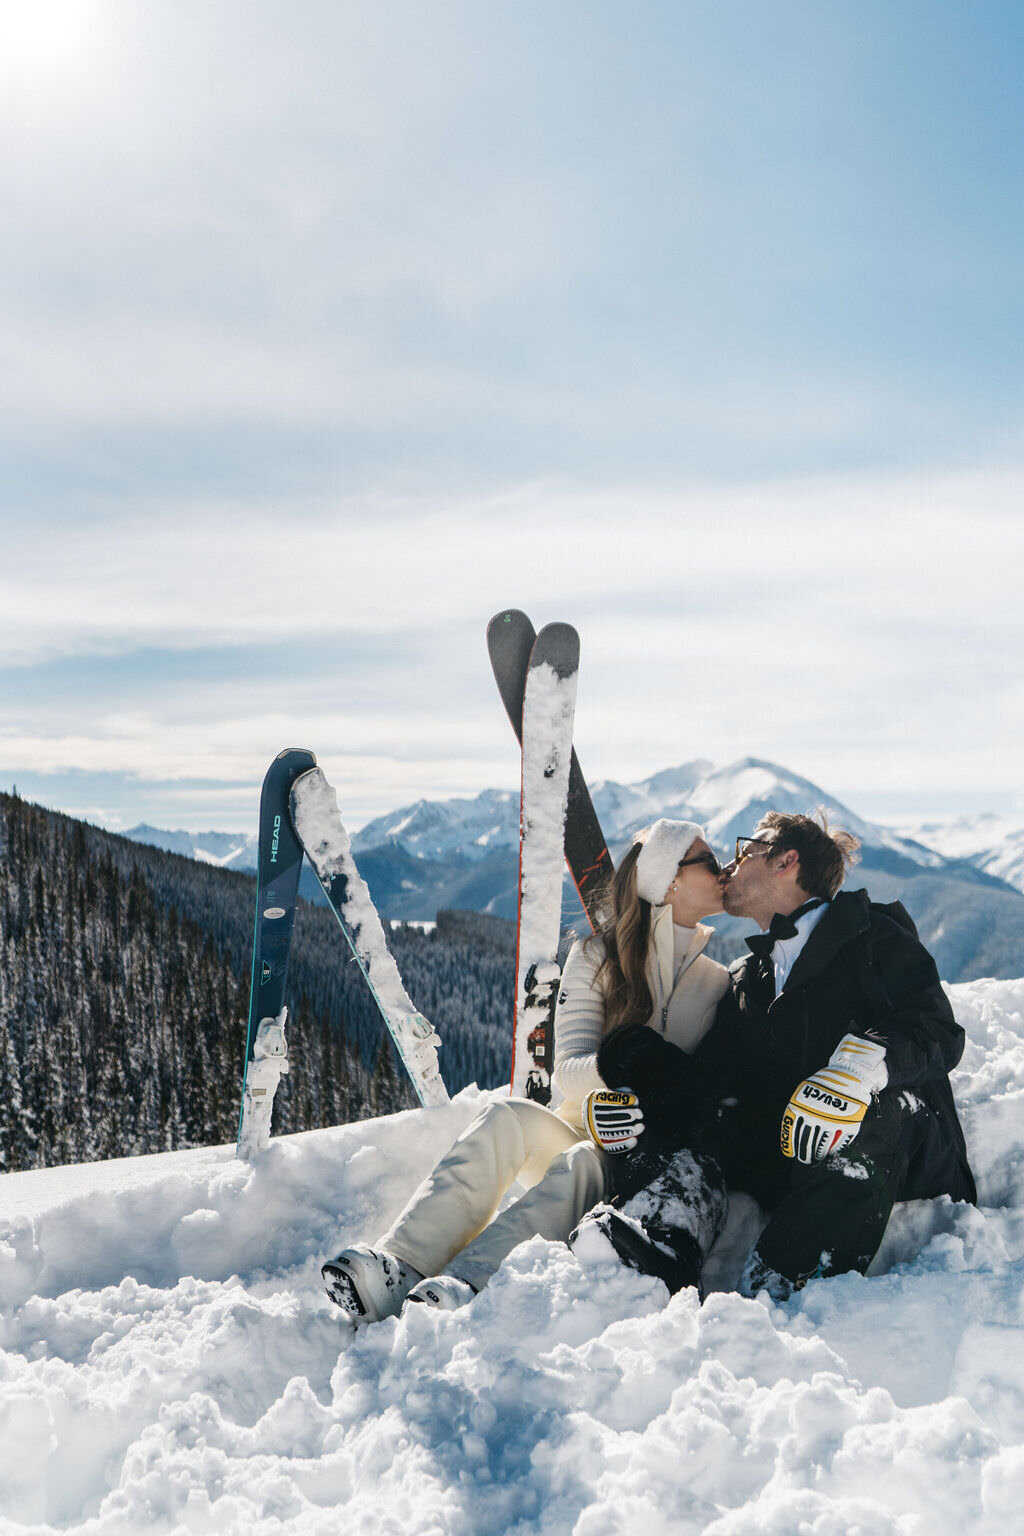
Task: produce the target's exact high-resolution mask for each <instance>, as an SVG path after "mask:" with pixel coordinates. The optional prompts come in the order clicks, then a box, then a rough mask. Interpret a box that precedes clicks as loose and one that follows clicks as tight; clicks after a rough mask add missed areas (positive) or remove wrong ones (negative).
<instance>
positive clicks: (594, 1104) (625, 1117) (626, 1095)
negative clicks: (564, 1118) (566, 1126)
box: [583, 1088, 644, 1152]
mask: <svg viewBox="0 0 1024 1536" xmlns="http://www.w3.org/2000/svg"><path fill="white" fill-rule="evenodd" d="M583 1124H584V1126H585V1127H586V1129H587V1134H588V1135H589V1136H590V1137H591V1138H592V1139H593V1140H594V1141H596V1143H597V1145H598V1146H599V1147H602V1148H603V1149H604V1151H605V1152H629V1151H631V1150H632V1148H633V1147H635V1146H636V1144H637V1142H638V1141H639V1139H640V1137H641V1135H642V1134H643V1129H644V1120H643V1110H642V1109H641V1108H640V1101H639V1100H638V1098H637V1096H636V1094H635V1093H630V1092H629V1090H628V1089H617V1088H595V1089H594V1090H593V1092H591V1093H588V1094H587V1096H586V1098H585V1099H584V1100H583Z"/></svg>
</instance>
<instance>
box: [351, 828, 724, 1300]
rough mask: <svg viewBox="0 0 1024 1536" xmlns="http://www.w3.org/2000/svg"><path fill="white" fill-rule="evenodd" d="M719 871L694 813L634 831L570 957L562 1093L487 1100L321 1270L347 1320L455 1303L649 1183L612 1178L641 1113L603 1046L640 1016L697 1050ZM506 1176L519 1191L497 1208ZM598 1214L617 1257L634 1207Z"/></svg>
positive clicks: (562, 1013)
mask: <svg viewBox="0 0 1024 1536" xmlns="http://www.w3.org/2000/svg"><path fill="white" fill-rule="evenodd" d="M720 877H721V868H720V865H719V863H718V860H717V859H716V857H715V855H714V854H713V853H712V851H711V849H710V848H709V847H708V844H707V842H706V841H705V839H704V834H703V831H702V829H701V828H700V827H698V826H696V825H695V824H694V823H693V822H686V821H666V820H662V821H658V822H655V824H654V825H653V826H652V827H649V828H647V829H645V830H644V831H643V832H640V833H638V834H637V837H636V839H635V841H634V843H633V845H632V847H631V848H630V849H629V851H628V853H627V854H626V856H625V858H624V859H623V860H622V863H621V865H620V867H619V870H618V872H617V874H616V876H615V879H614V881H613V886H612V916H611V918H610V919H609V921H608V922H607V924H606V925H605V926H604V927H603V928H602V930H601V931H600V933H598V934H597V935H595V936H594V937H592V938H588V939H586V940H583V941H582V942H580V941H578V942H577V943H576V944H574V945H573V948H572V950H571V952H570V954H569V958H568V960H567V962H566V966H565V972H564V976H563V983H562V991H561V995H560V997H559V1002H558V1009H557V1012H556V1015H555V1066H554V1082H555V1087H556V1089H558V1090H559V1092H560V1093H561V1094H562V1095H564V1102H563V1103H562V1104H561V1105H560V1106H559V1108H558V1110H557V1111H553V1110H550V1109H546V1108H544V1107H543V1106H542V1105H540V1104H536V1103H534V1102H532V1101H531V1100H527V1099H518V1098H510V1099H499V1100H496V1101H495V1102H494V1103H492V1104H489V1105H488V1106H487V1108H486V1109H485V1110H484V1111H483V1112H482V1113H481V1114H480V1115H478V1116H477V1118H476V1120H474V1122H473V1124H472V1125H470V1126H469V1128H468V1129H467V1130H466V1131H465V1132H464V1133H463V1134H462V1136H460V1137H459V1139H458V1140H457V1141H456V1142H455V1145H454V1146H453V1147H452V1148H451V1150H450V1151H449V1152H448V1153H446V1155H445V1156H444V1157H443V1158H442V1159H441V1161H440V1163H438V1165H437V1167H436V1168H435V1169H434V1171H433V1172H432V1173H431V1174H430V1175H429V1176H428V1177H427V1178H426V1179H425V1180H424V1182H423V1183H422V1184H421V1185H420V1187H419V1189H418V1190H417V1191H416V1193H415V1194H414V1195H413V1197H412V1199H411V1200H410V1202H409V1204H408V1205H407V1206H406V1208H405V1210H404V1211H403V1212H402V1214H401V1215H400V1216H399V1218H398V1220H397V1221H396V1222H395V1223H394V1225H393V1226H392V1227H391V1229H390V1231H389V1232H387V1233H385V1234H384V1236H383V1237H381V1239H380V1241H379V1242H378V1243H377V1244H376V1245H375V1246H374V1247H373V1248H370V1247H367V1246H366V1245H365V1244H357V1245H356V1246H354V1247H352V1248H346V1249H345V1250H344V1251H343V1252H342V1253H340V1254H339V1255H338V1256H337V1258H335V1259H332V1260H330V1262H329V1263H327V1264H325V1265H324V1266H323V1275H324V1281H325V1283H326V1286H327V1293H328V1295H329V1296H330V1297H331V1300H332V1301H334V1302H336V1303H337V1304H338V1306H340V1307H341V1308H342V1310H343V1311H344V1312H345V1313H346V1314H347V1315H348V1317H349V1318H350V1320H351V1321H353V1322H356V1323H362V1322H375V1321H377V1320H378V1319H380V1318H383V1317H390V1316H392V1315H394V1314H395V1313H397V1312H400V1311H401V1309H402V1307H403V1305H404V1304H405V1302H406V1301H407V1300H408V1301H414V1302H423V1303H426V1304H427V1305H430V1306H435V1307H446V1308H450V1307H456V1306H460V1305H462V1304H463V1302H466V1301H469V1300H470V1299H471V1298H472V1297H473V1296H474V1295H475V1294H476V1292H477V1291H479V1290H480V1289H481V1288H482V1287H483V1286H484V1285H486V1284H487V1281H488V1280H489V1279H490V1277H491V1275H493V1274H494V1272H495V1270H496V1269H497V1268H498V1266H499V1264H500V1263H501V1262H502V1260H503V1259H504V1258H505V1257H506V1255H507V1254H508V1253H510V1252H511V1251H512V1249H513V1248H515V1247H516V1246H517V1245H518V1244H519V1243H521V1242H523V1241H525V1239H526V1238H529V1237H533V1236H535V1235H537V1234H539V1235H540V1236H542V1237H547V1238H551V1239H554V1240H560V1241H563V1242H565V1241H568V1240H569V1237H570V1234H572V1233H573V1231H574V1228H575V1227H576V1226H577V1224H578V1223H579V1222H580V1219H581V1217H582V1216H583V1215H584V1214H585V1213H586V1212H588V1211H590V1210H591V1208H592V1207H594V1206H596V1205H598V1203H599V1202H602V1201H606V1200H608V1199H609V1198H611V1197H613V1196H615V1195H616V1193H619V1194H620V1195H621V1194H622V1192H623V1189H624V1187H628V1186H629V1185H630V1183H634V1184H636V1186H637V1187H638V1188H639V1187H640V1185H641V1184H647V1183H648V1182H649V1180H650V1179H651V1176H652V1173H651V1168H650V1166H649V1165H648V1164H647V1162H646V1160H645V1159H644V1158H642V1157H641V1158H640V1162H641V1163H642V1164H643V1177H642V1178H640V1179H639V1180H636V1179H634V1180H632V1181H630V1180H629V1179H627V1180H625V1181H623V1180H622V1178H621V1176H620V1177H619V1178H616V1177H615V1176H614V1173H613V1167H614V1165H615V1164H616V1163H619V1164H622V1163H624V1162H626V1161H627V1159H626V1158H623V1156H622V1154H623V1153H627V1154H629V1155H630V1156H631V1157H632V1156H633V1154H632V1148H633V1147H634V1146H636V1144H637V1140H638V1138H639V1137H640V1136H641V1133H642V1131H643V1123H642V1119H641V1113H642V1111H641V1107H640V1106H639V1105H638V1104H637V1102H636V1100H635V1098H633V1096H632V1095H631V1094H629V1093H625V1094H623V1093H621V1092H619V1093H615V1094H610V1095H609V1094H608V1093H607V1090H606V1085H605V1082H604V1079H603V1078H602V1076H601V1072H600V1070H599V1065H598V1053H599V1050H601V1049H602V1048H613V1049H614V1048H615V1046H616V1044H617V1042H619V1041H624V1042H625V1043H626V1046H627V1048H628V1041H629V1039H630V1033H631V1029H635V1028H636V1027H638V1026H639V1027H643V1028H651V1029H655V1030H657V1031H659V1033H661V1034H662V1035H663V1036H664V1037H665V1038H666V1039H668V1040H669V1041H671V1042H672V1043H673V1044H675V1045H678V1046H679V1047H681V1048H682V1049H683V1050H684V1051H687V1052H692V1051H693V1050H695V1049H696V1046H697V1044H698V1042H699V1041H700V1040H701V1039H702V1038H703V1036H704V1034H705V1033H706V1031H707V1030H708V1029H709V1028H710V1026H711V1023H712V1021H713V1019H714V1014H715V1008H716V1006H717V1004H718V1000H719V998H720V997H721V996H722V994H723V993H724V992H725V990H726V987H727V984H728V973H727V972H726V971H725V969H724V967H722V966H720V965H718V964H717V963H716V962H715V961H713V960H710V959H708V957H707V956H706V955H705V954H704V953H703V951H704V949H705V947H706V945H707V942H708V939H709V938H710V936H711V929H710V928H705V927H703V926H701V925H700V923H699V919H700V918H701V917H702V916H704V915H706V914H707V913H712V912H718V911H720V910H721V894H722V886H721V878H720ZM619 1080H620V1081H621V1078H619ZM630 1100H632V1102H629V1101H630ZM682 1139H683V1138H682V1137H680V1140H682ZM516 1180H518V1181H519V1183H520V1184H522V1185H525V1186H526V1193H525V1194H524V1195H522V1196H521V1197H520V1198H519V1199H518V1200H516V1201H515V1202H514V1203H513V1204H512V1205H510V1206H509V1207H508V1208H507V1209H506V1210H504V1211H502V1212H500V1213H499V1214H497V1215H496V1214H495V1212H496V1211H497V1209H498V1205H499V1204H500V1202H501V1200H502V1198H503V1196H504V1195H505V1193H506V1191H507V1190H508V1189H509V1188H510V1186H511V1185H512V1184H513V1183H514V1182H515V1181H516ZM637 1198H640V1199H648V1200H649V1198H650V1197H649V1196H648V1195H647V1194H646V1192H645V1194H644V1196H642V1197H641V1196H638V1197H637ZM596 1226H597V1228H598V1229H599V1230H600V1231H601V1232H602V1233H603V1234H604V1236H605V1237H607V1238H609V1239H610V1240H611V1241H612V1242H613V1245H614V1246H615V1247H616V1248H617V1250H618V1251H619V1252H620V1253H622V1251H623V1248H622V1245H623V1242H625V1245H626V1247H627V1248H628V1246H629V1243H630V1240H631V1229H630V1227H629V1224H628V1208H627V1215H626V1216H619V1215H616V1214H614V1212H613V1208H611V1207H608V1208H602V1210H601V1213H600V1215H599V1216H598V1218H597V1219H596ZM623 1232H625V1237H623ZM623 1257H625V1258H626V1260H627V1262H628V1261H629V1256H628V1253H623Z"/></svg>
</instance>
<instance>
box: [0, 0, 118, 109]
mask: <svg viewBox="0 0 1024 1536" xmlns="http://www.w3.org/2000/svg"><path fill="white" fill-rule="evenodd" d="M102 11H103V7H102V6H101V5H99V4H97V3H95V0H0V77H2V78H3V80H4V82H5V86H7V87H15V88H16V87H17V86H18V85H19V84H20V85H23V86H25V87H28V88H34V89H38V88H39V87H40V86H43V85H45V84H46V83H47V82H49V81H52V80H54V79H59V78H64V77H65V76H67V75H68V74H69V73H70V72H72V71H74V70H76V69H78V68H80V67H81V66H82V65H83V63H84V62H85V60H86V59H87V57H88V56H89V54H90V52H91V48H90V42H91V39H92V38H93V37H94V36H95V34H96V31H97V29H98V26H99V23H100V18H101V15H102Z"/></svg>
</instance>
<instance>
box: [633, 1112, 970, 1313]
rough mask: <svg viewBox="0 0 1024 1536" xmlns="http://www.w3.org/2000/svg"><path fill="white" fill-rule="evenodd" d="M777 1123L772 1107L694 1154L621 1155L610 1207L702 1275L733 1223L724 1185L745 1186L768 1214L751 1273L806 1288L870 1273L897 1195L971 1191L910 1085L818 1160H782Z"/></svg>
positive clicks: (961, 1195)
mask: <svg viewBox="0 0 1024 1536" xmlns="http://www.w3.org/2000/svg"><path fill="white" fill-rule="evenodd" d="M780 1120H781V1115H780V1114H778V1113H776V1111H775V1109H774V1107H773V1108H772V1109H771V1111H770V1112H769V1113H767V1114H765V1115H763V1116H761V1117H760V1118H759V1119H758V1118H753V1119H748V1120H746V1121H740V1120H738V1119H735V1120H733V1121H732V1123H730V1122H729V1121H728V1120H726V1121H723V1122H722V1123H721V1125H720V1127H719V1132H718V1134H717V1135H715V1136H714V1137H713V1138H710V1139H709V1141H708V1142H707V1143H706V1144H705V1145H704V1146H703V1147H701V1148H700V1149H698V1150H696V1151H695V1150H692V1149H690V1150H686V1151H683V1152H675V1153H673V1152H672V1151H671V1150H670V1149H668V1148H666V1147H664V1146H662V1147H658V1146H655V1145H652V1146H649V1147H646V1148H645V1147H644V1145H643V1142H641V1146H640V1147H639V1148H637V1150H636V1151H635V1152H633V1153H630V1154H626V1155H625V1156H624V1157H622V1159H621V1160H618V1159H617V1160H616V1166H615V1169H614V1172H613V1178H614V1181H615V1190H616V1193H615V1198H614V1200H613V1201H612V1203H613V1204H614V1205H617V1206H618V1207H620V1208H621V1209H622V1211H623V1212H624V1213H625V1214H628V1215H631V1216H634V1217H636V1218H637V1219H638V1220H639V1221H640V1222H641V1224H642V1226H643V1227H644V1230H645V1231H646V1232H647V1233H648V1235H649V1236H650V1237H651V1238H652V1240H653V1241H655V1242H657V1244H658V1246H659V1247H660V1248H662V1249H668V1250H669V1251H671V1252H672V1253H673V1254H674V1255H675V1256H676V1258H677V1259H678V1262H679V1264H680V1266H681V1269H684V1270H686V1271H691V1270H692V1269H693V1267H694V1265H695V1264H696V1265H697V1266H698V1273H699V1267H700V1265H702V1264H703V1262H704V1260H705V1259H706V1257H707V1254H708V1251H709V1250H710V1247H711V1243H712V1242H713V1241H714V1238H715V1237H717V1235H718V1233H719V1231H720V1230H721V1228H722V1226H723V1225H724V1221H725V1215H726V1209H727V1205H726V1196H725V1191H726V1189H727V1188H728V1189H734V1190H743V1191H744V1192H746V1193H748V1194H750V1195H752V1196H753V1197H754V1199H756V1200H757V1201H758V1203H759V1204H760V1205H761V1206H762V1207H763V1208H764V1209H765V1210H766V1211H767V1212H768V1213H769V1219H768V1223H767V1225H766V1226H765V1228H764V1230H763V1231H762V1233H761V1236H760V1237H759V1238H758V1241H757V1244H756V1247H755V1251H754V1255H753V1261H754V1263H753V1270H754V1272H755V1273H756V1272H758V1271H759V1270H767V1271H769V1272H774V1273H776V1274H778V1275H779V1276H781V1277H782V1278H783V1279H784V1280H786V1281H788V1282H789V1283H790V1285H792V1286H793V1287H797V1286H800V1285H802V1284H804V1282H805V1281H807V1280H809V1279H812V1278H814V1277H816V1276H824V1275H838V1274H844V1273H845V1272H846V1271H848V1270H859V1271H860V1272H861V1273H863V1272H864V1271H865V1270H866V1269H867V1267H868V1265H869V1264H870V1263H871V1260H872V1259H873V1258H874V1256H875V1254H876V1252H877V1251H878V1247H879V1244H880V1243H881V1241H882V1237H883V1235H884V1233H885V1228H886V1225H887V1223H888V1221H889V1217H890V1215H891V1213H892V1208H893V1205H894V1204H895V1202H896V1201H897V1200H921V1199H928V1198H931V1197H933V1196H935V1195H940V1194H947V1193H948V1194H951V1195H952V1196H953V1198H954V1199H970V1198H971V1193H970V1191H968V1190H967V1188H966V1186H965V1184H964V1176H963V1169H962V1159H961V1156H960V1153H959V1149H958V1148H957V1147H955V1146H954V1145H953V1144H952V1143H951V1142H950V1140H949V1138H948V1135H947V1134H946V1132H945V1130H944V1128H943V1126H942V1124H941V1122H940V1120H939V1118H938V1116H937V1115H936V1113H935V1111H934V1110H933V1109H931V1108H930V1106H929V1105H927V1104H925V1103H924V1101H923V1100H922V1099H920V1098H918V1097H917V1096H916V1095H915V1094H913V1093H911V1092H907V1091H898V1090H893V1091H890V1092H887V1093H883V1094H882V1095H880V1097H879V1098H878V1099H877V1100H876V1101H875V1102H874V1104H873V1105H872V1108H871V1110H870V1111H869V1114H868V1115H867V1117H866V1118H865V1120H864V1123H863V1125H862V1127H861V1130H860V1132H859V1134H858V1135H857V1137H856V1138H855V1140H854V1141H852V1142H851V1143H850V1144H849V1145H848V1146H847V1147H845V1148H844V1149H843V1150H842V1151H840V1152H836V1153H833V1154H832V1155H831V1156H829V1157H827V1158H825V1159H824V1160H823V1161H822V1162H820V1163H810V1164H805V1163H800V1162H797V1161H796V1160H795V1159H790V1158H785V1157H783V1156H782V1153H781V1151H780V1150H779V1122H780ZM646 1139H647V1138H646V1137H645V1138H644V1140H645V1141H646ZM709 1239H710V1240H709ZM758 1261H759V1262H758Z"/></svg>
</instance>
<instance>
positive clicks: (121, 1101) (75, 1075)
mask: <svg viewBox="0 0 1024 1536" xmlns="http://www.w3.org/2000/svg"><path fill="white" fill-rule="evenodd" d="M254 908H255V880H254V878H253V877H252V876H249V875H245V874H238V873H234V872H231V871H226V870H222V869H218V868H216V867H213V866H210V865H206V864H202V863H197V862H194V861H192V860H190V859H187V858H182V857H180V856H179V855H176V854H170V853H164V852H162V851H160V850H158V849H154V848H149V847H145V846H143V845H140V844H136V843H133V842H130V841H128V840H127V839H125V838H121V837H117V836H115V835H114V834H111V833H108V832H104V831H102V830H100V829H98V828H96V827H92V826H89V825H87V824H86V823H83V822H81V821H76V820H74V819H72V818H70V817H67V816H63V815H59V814H57V813H54V812H50V811H46V810H43V809H41V808H39V807H37V806H33V805H30V804H28V803H26V802H25V801H23V800H21V799H19V798H18V796H17V795H16V794H12V795H6V794H4V795H0V945H2V963H0V1169H3V1170H4V1171H14V1170H17V1169H27V1168H42V1167H49V1166H53V1165H55V1164H61V1163H71V1162H86V1161H92V1160H95V1159H98V1158H111V1157H125V1156H133V1155H138V1154H141V1153H147V1152H163V1151H171V1150H174V1149H177V1148H180V1147H193V1146H207V1145H220V1144H222V1143H225V1142H231V1141H233V1140H234V1137H235V1134H236V1131H237V1120H238V1111H239V1100H240V1085H241V1076H242V1065H243V1060H244V1055H245V1038H246V1021H247V1016H248V1007H249V968H250V956H251V945H252V922H253V913H254ZM389 943H390V945H391V947H392V950H393V952H394V954H395V958H396V959H397V961H398V965H399V968H400V970H401V972H402V976H403V979H404V980H405V983H406V986H407V988H408V990H409V993H410V996H411V997H412V998H413V1000H414V1002H415V1003H416V1006H417V1007H418V1008H419V1009H420V1010H421V1012H423V1013H424V1014H425V1015H426V1016H427V1017H428V1018H429V1019H431V1021H432V1022H433V1023H434V1024H435V1025H436V1027H437V1029H438V1032H439V1034H440V1035H441V1039H442V1041H443V1048H442V1052H441V1064H442V1070H443V1073H444V1077H445V1082H446V1084H447V1085H448V1088H449V1090H450V1091H451V1092H452V1093H455V1092H457V1091H458V1090H459V1088H461V1087H464V1086H465V1085H466V1084H467V1083H470V1082H474V1081H475V1082H477V1083H479V1084H480V1086H481V1087H493V1086H496V1085H497V1084H498V1083H499V1082H501V1081H502V1080H503V1079H504V1077H505V1074H506V1072H507V1067H508V1054H509V1046H510V1039H511V1017H510V1009H511V997H512V990H513V984H514V945H513V936H512V925H511V924H510V923H507V922H505V921H503V920H501V919H499V918H491V917H487V916H484V915H481V914H477V913H471V912H442V913H439V915H438V922H437V926H436V928H435V929H433V930H432V931H430V932H423V931H422V930H420V929H418V928H415V927H411V926H401V927H398V928H396V929H394V930H392V932H391V934H390V935H389ZM348 955H349V952H348V950H347V948H346V947H345V945H344V942H343V938H342V935H341V933H340V930H339V929H338V926H337V923H336V921H335V919H334V917H333V915H332V914H331V912H330V911H329V910H327V909H326V908H325V907H320V906H315V905H311V904H309V903H306V902H301V903H300V907H299V912H298V916H297V919H296V925H295V936H294V943H293V951H292V959H291V964H290V969H289V994H290V1003H289V1020H290V1022H289V1029H288V1035H289V1051H290V1057H291V1072H290V1074H289V1075H288V1076H287V1077H285V1078H284V1079H283V1080H282V1083H281V1086H280V1088H279V1089H278V1093H277V1098H276V1100H275V1107H274V1133H275V1134H284V1133H287V1132H292V1131H302V1130H311V1129H314V1128H316V1127H318V1126H323V1125H335V1124H341V1123H344V1122H348V1121H352V1120H359V1119H365V1118H366V1117H368V1116H371V1115H378V1114H387V1113H390V1112H392V1111H394V1110H398V1109H405V1108H408V1107H410V1106H411V1105H412V1104H414V1103H415V1102H416V1101H415V1097H414V1095H413V1092H412V1089H411V1087H410V1085H409V1084H408V1081H407V1079H406V1077H405V1074H404V1072H403V1071H402V1069H401V1067H400V1065H398V1063H397V1059H396V1057H395V1055H394V1053H393V1050H392V1048H391V1044H390V1039H389V1037H386V1032H385V1030H384V1028H383V1026H382V1024H381V1021H380V1018H379V1015H378V1014H377V1012H376V1009H375V1008H374V1005H373V1003H372V1000H371V999H370V997H369V995H368V993H367V990H366V987H365V984H364V982H363V980H362V978H361V976H360V975H359V973H358V971H357V970H356V969H355V967H354V965H353V963H352V962H351V960H350V959H349V958H348Z"/></svg>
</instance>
